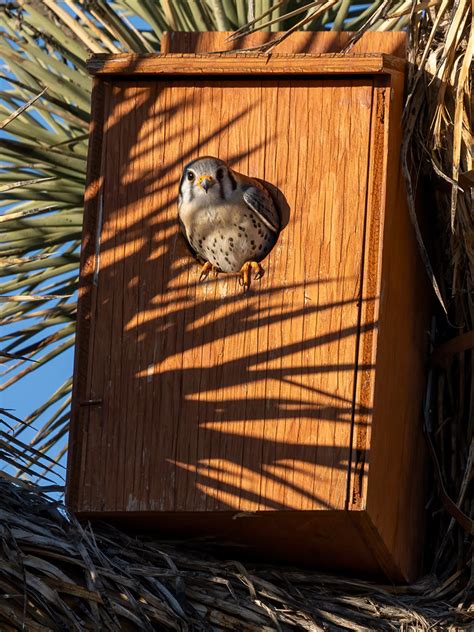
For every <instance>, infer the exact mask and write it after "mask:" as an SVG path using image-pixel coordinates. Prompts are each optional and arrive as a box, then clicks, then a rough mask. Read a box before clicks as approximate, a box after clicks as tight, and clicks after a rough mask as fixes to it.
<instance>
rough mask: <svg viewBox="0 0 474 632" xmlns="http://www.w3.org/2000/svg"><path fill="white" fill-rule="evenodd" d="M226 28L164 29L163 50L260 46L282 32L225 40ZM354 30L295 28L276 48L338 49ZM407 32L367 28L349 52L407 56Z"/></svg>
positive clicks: (202, 50) (313, 51) (319, 51)
mask: <svg viewBox="0 0 474 632" xmlns="http://www.w3.org/2000/svg"><path fill="white" fill-rule="evenodd" d="M229 35H231V33H229V32H227V33H226V32H223V31H209V32H204V33H179V32H174V31H172V32H169V33H163V36H162V38H161V52H162V53H207V52H211V51H225V50H236V49H238V48H250V47H252V46H261V45H262V44H265V43H266V42H268V41H270V40H273V39H275V38H276V37H279V36H280V35H282V33H267V32H264V31H258V32H256V33H250V34H249V35H246V36H245V37H241V38H239V39H237V40H233V41H227V38H228V36H229ZM353 35H354V34H353V33H348V32H340V31H339V32H338V31H328V32H319V33H316V32H314V31H297V32H295V33H292V35H291V37H288V38H287V39H285V40H284V41H283V42H282V43H281V44H279V45H278V47H277V48H275V52H277V53H311V54H322V53H341V52H342V51H343V49H344V47H345V46H347V45H348V43H349V41H350V39H351V38H352V36H353ZM406 49H407V34H406V33H404V32H402V31H398V32H391V33H383V32H379V31H369V32H367V33H364V35H362V37H361V38H360V39H359V40H358V41H357V42H356V43H355V44H354V45H353V46H352V48H351V50H350V52H351V54H363V53H386V54H387V55H393V56H395V57H402V58H403V59H405V58H406Z"/></svg>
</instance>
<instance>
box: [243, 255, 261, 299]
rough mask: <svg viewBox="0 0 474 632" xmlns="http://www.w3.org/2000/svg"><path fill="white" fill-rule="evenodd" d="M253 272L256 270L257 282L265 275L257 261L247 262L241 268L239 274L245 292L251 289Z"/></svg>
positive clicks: (255, 278)
mask: <svg viewBox="0 0 474 632" xmlns="http://www.w3.org/2000/svg"><path fill="white" fill-rule="evenodd" d="M252 270H255V275H254V277H253V278H254V280H255V281H257V280H258V279H261V278H262V276H263V274H264V270H263V268H262V266H261V265H260V264H259V263H257V261H247V262H246V263H244V265H243V266H242V267H241V268H240V273H239V283H240V285H241V286H242V287H243V288H244V292H246V291H247V290H248V289H249V288H250V274H251V271H252Z"/></svg>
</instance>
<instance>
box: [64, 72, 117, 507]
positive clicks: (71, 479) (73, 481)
mask: <svg viewBox="0 0 474 632" xmlns="http://www.w3.org/2000/svg"><path fill="white" fill-rule="evenodd" d="M106 107H107V106H106V82H104V81H102V80H99V79H94V80H93V87H92V95H91V122H90V130H89V148H88V156H87V179H86V191H85V195H84V221H83V228H82V245H81V263H80V269H81V275H80V281H79V292H78V306H77V328H76V341H75V354H74V380H73V390H72V410H71V424H70V431H69V444H68V467H67V485H66V500H67V503H68V506H70V507H71V508H73V509H74V508H79V507H80V506H82V502H83V496H82V491H83V485H84V480H83V478H82V475H83V473H84V458H85V450H86V449H87V448H86V446H87V439H86V436H85V434H86V432H87V426H88V424H87V417H88V415H89V410H90V406H89V405H88V404H89V403H90V402H89V400H88V394H89V390H90V389H89V387H88V376H89V361H90V358H91V353H90V341H91V339H93V332H92V330H93V328H94V325H95V319H94V318H93V317H92V314H93V311H94V309H93V306H94V303H95V289H96V287H95V284H94V282H93V277H94V271H95V265H96V248H97V237H98V232H97V227H98V223H99V220H100V218H99V215H100V199H101V195H102V184H103V174H102V159H103V127H104V114H105V110H106Z"/></svg>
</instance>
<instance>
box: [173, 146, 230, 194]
mask: <svg viewBox="0 0 474 632" xmlns="http://www.w3.org/2000/svg"><path fill="white" fill-rule="evenodd" d="M236 187H237V183H236V181H235V178H234V176H233V174H232V171H231V170H230V169H229V167H228V166H227V164H226V163H225V162H224V161H223V160H221V159H220V158H214V157H212V156H203V157H201V158H196V160H193V161H192V162H190V163H189V164H187V165H186V166H185V168H184V169H183V175H182V176H181V182H180V185H179V194H180V200H181V201H182V202H187V203H190V202H199V201H202V202H203V203H205V204H209V203H210V202H215V201H218V200H227V199H229V197H230V196H231V195H232V191H234V190H235V189H236Z"/></svg>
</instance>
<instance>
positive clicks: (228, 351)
mask: <svg viewBox="0 0 474 632" xmlns="http://www.w3.org/2000/svg"><path fill="white" fill-rule="evenodd" d="M113 94H114V95H115V96H114V100H113V101H112V102H111V116H110V118H109V121H108V126H107V145H108V147H109V149H108V150H107V153H108V155H113V160H108V162H107V168H106V178H105V185H104V186H105V192H104V229H103V235H102V251H101V262H102V263H101V270H100V277H99V292H100V299H99V302H98V312H97V315H98V317H99V319H100V318H101V317H102V315H103V316H104V317H105V320H106V321H107V323H106V324H102V325H101V327H102V329H98V330H97V337H96V340H95V342H94V345H95V346H94V351H93V354H94V357H95V359H96V360H93V362H92V365H93V367H94V368H93V376H92V382H93V384H92V387H91V392H93V393H99V392H101V394H102V397H103V398H104V406H103V407H102V410H101V419H100V423H99V422H98V423H96V425H95V426H94V428H95V429H96V430H97V432H98V433H99V429H100V433H99V434H97V435H96V436H95V437H94V440H93V441H92V443H91V446H90V450H89V451H90V458H89V460H88V462H87V464H86V469H87V470H88V474H86V477H88V478H89V485H90V486H93V487H94V488H95V490H100V491H99V492H97V491H96V494H95V495H93V496H92V497H91V499H90V505H88V509H89V510H91V511H92V510H99V509H100V508H101V507H102V506H104V503H105V506H107V507H108V508H109V509H110V508H111V507H112V506H113V507H115V509H116V510H117V511H125V510H127V509H129V510H134V509H137V507H138V508H143V509H147V510H148V511H153V510H162V511H172V510H179V511H217V510H218V511H222V510H226V509H229V508H233V509H236V510H241V511H252V510H255V509H259V510H262V509H264V510H273V511H274V510H278V509H298V508H299V509H306V510H308V509H315V508H320V507H330V508H340V509H342V508H344V506H345V503H346V486H347V474H348V468H349V455H350V437H351V406H352V392H353V375H354V372H353V361H354V357H355V349H356V339H357V335H358V319H359V307H358V296H359V294H360V283H361V278H360V271H361V267H362V259H361V257H362V254H361V252H362V251H361V249H360V248H354V247H353V246H352V244H357V243H362V238H363V226H364V221H363V218H364V213H365V211H364V209H365V198H366V178H362V179H361V177H360V174H361V173H363V172H364V171H365V172H366V170H367V160H368V129H369V125H370V116H371V115H370V109H371V102H372V84H371V81H368V82H367V81H366V80H364V79H357V80H351V81H349V82H348V81H347V80H337V79H331V80H330V81H328V80H323V79H320V80H317V81H316V80H309V79H308V80H303V79H299V80H298V81H288V80H285V81H279V82H276V83H275V82H274V81H271V80H265V81H254V80H252V81H238V80H232V81H231V82H229V83H228V84H222V82H213V81H211V80H201V81H197V80H194V81H193V82H192V83H187V82H186V81H175V82H173V84H172V85H171V86H170V85H167V84H165V83H159V82H141V83H139V84H136V83H134V84H131V83H126V82H120V83H118V84H116V85H115V86H114V88H113ZM275 95H277V96H278V98H277V99H276V98H275ZM302 108H303V109H304V110H305V111H306V117H301V116H300V115H297V113H298V112H301V111H302ZM331 108H333V110H334V111H335V112H336V113H337V115H336V118H335V119H333V120H331V119H329V118H328V117H327V116H326V115H325V113H326V112H327V111H328V110H329V109H331ZM112 112H113V113H112ZM216 112H219V116H216ZM349 112H351V113H352V114H351V125H350V126H345V125H344V122H345V121H346V120H347V118H348V113H349ZM309 117H311V121H314V122H317V125H313V127H312V128H311V126H309ZM275 121H281V122H282V124H275ZM288 121H293V123H292V126H290V129H291V131H290V134H289V135H288V134H287V133H286V132H285V127H286V126H287V123H288ZM283 122H284V123H285V124H284V125H283ZM308 127H309V128H311V129H312V130H313V132H312V133H310V134H309V135H308V134H307V133H306V130H307V129H308ZM305 134H306V136H307V138H306V141H305V143H304V144H302V143H301V139H302V138H303V137H304V135H305ZM170 139H171V140H170ZM173 139H174V140H173ZM323 147H324V148H325V151H326V150H328V148H329V152H328V156H329V157H328V156H326V153H325V152H321V149H322V148H323ZM202 154H219V155H221V156H223V157H225V158H227V159H229V160H230V161H231V163H232V164H233V166H234V167H235V168H237V169H240V170H241V171H243V172H247V173H251V174H252V175H255V176H258V177H261V178H263V179H266V180H268V181H270V182H272V183H273V184H274V185H275V186H277V187H279V188H281V190H282V191H283V193H284V194H285V196H286V198H287V201H288V204H289V205H290V208H291V209H292V210H291V213H292V214H291V215H290V223H289V225H288V227H287V228H286V229H285V230H284V231H283V233H282V235H281V237H280V239H279V242H278V245H277V247H276V248H275V250H274V252H273V253H272V254H271V255H270V257H269V258H268V260H267V261H266V262H265V268H266V275H265V277H264V279H262V281H261V283H260V284H259V286H257V287H256V288H255V290H254V291H252V292H250V293H248V294H246V295H243V294H242V293H241V291H240V290H239V288H238V286H237V283H236V280H235V278H233V277H227V278H226V277H223V278H222V279H219V280H218V281H217V282H209V283H206V284H203V285H198V284H197V283H196V277H195V272H194V269H195V268H194V264H193V263H192V262H191V261H190V259H189V258H188V257H187V256H186V255H185V252H184V250H182V249H181V246H180V243H181V242H180V241H179V239H178V231H177V225H176V206H175V203H176V202H175V201H176V194H177V183H178V181H179V177H180V172H181V169H182V165H183V164H184V163H185V162H187V161H188V160H189V159H190V158H192V157H195V156H196V155H202ZM294 156H299V164H297V165H295V168H293V162H292V161H293V160H294V158H293V157H294ZM120 165H122V167H120ZM107 250H110V253H107ZM300 253H301V254H300ZM137 283H139V284H140V287H139V289H137V286H136V284H137ZM107 314H109V316H107ZM103 327H106V328H108V331H105V330H104V329H103ZM104 362H107V363H108V364H107V365H106V366H105V365H104ZM101 366H103V367H104V368H101ZM107 367H108V368H107ZM107 376H108V377H107ZM137 393H142V396H143V398H144V399H143V402H142V403H140V402H139V401H138V400H137ZM143 411H144V412H143ZM142 415H143V416H142ZM137 420H139V421H140V423H138V424H137ZM104 445H108V448H107V457H106V458H104V457H103V456H102V458H101V459H100V457H99V453H100V451H101V450H103V449H104ZM99 461H100V463H99ZM137 461H138V462H139V463H140V467H139V468H138V466H137V465H136V462H137ZM94 463H96V465H94ZM98 463H99V464H98ZM97 464H98V465H97ZM125 490H126V492H125Z"/></svg>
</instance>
